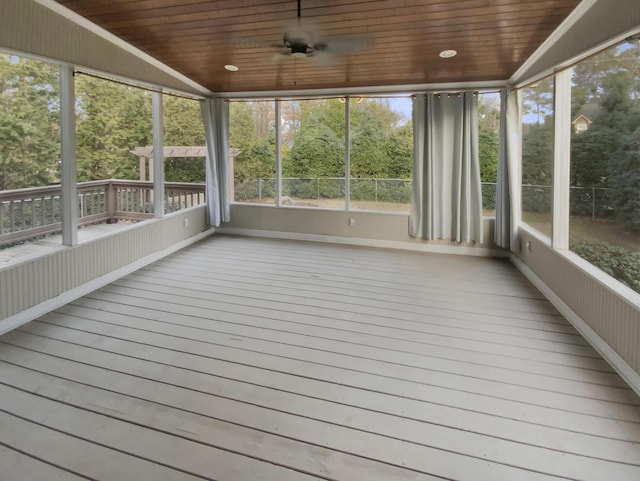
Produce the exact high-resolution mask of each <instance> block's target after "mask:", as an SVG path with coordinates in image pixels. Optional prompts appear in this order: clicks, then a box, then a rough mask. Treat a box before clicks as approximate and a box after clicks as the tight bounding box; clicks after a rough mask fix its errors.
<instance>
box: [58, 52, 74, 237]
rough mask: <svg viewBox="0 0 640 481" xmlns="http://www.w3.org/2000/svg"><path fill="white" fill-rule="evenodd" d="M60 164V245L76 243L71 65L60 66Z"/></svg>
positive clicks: (72, 81)
mask: <svg viewBox="0 0 640 481" xmlns="http://www.w3.org/2000/svg"><path fill="white" fill-rule="evenodd" d="M60 164H61V173H60V177H61V179H60V180H61V182H60V183H61V184H62V193H61V195H60V197H61V198H60V212H61V216H62V244H63V245H65V246H74V245H76V244H77V243H78V193H77V180H78V177H77V176H78V174H77V160H76V111H75V79H74V76H73V67H72V66H70V65H63V66H61V67H60Z"/></svg>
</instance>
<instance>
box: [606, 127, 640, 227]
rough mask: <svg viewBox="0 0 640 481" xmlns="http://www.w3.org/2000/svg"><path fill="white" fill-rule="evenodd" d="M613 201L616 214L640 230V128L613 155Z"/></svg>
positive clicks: (629, 225) (630, 225)
mask: <svg viewBox="0 0 640 481" xmlns="http://www.w3.org/2000/svg"><path fill="white" fill-rule="evenodd" d="M611 166H612V176H611V184H612V185H613V186H615V187H614V188H613V189H612V190H613V201H614V206H615V211H616V215H617V216H618V218H619V219H620V220H622V221H623V222H624V224H625V225H626V226H627V227H628V228H629V229H630V230H632V231H634V232H640V128H638V129H637V130H636V131H635V133H634V135H633V136H630V138H628V139H627V140H626V141H625V142H624V143H623V144H622V146H621V147H620V149H619V150H618V151H617V152H615V153H614V154H613V155H612V156H611Z"/></svg>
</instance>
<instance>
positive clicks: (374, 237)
mask: <svg viewBox="0 0 640 481" xmlns="http://www.w3.org/2000/svg"><path fill="white" fill-rule="evenodd" d="M350 218H353V219H354V221H355V225H353V226H351V225H349V219H350ZM408 222H409V216H408V214H405V213H385V212H358V211H352V212H345V211H343V210H328V209H310V208H302V207H275V206H266V205H256V204H231V222H229V223H226V224H223V226H222V227H221V228H219V229H218V231H219V232H221V233H225V232H226V233H234V234H247V235H258V236H269V237H284V238H290V239H307V240H326V241H329V242H339V243H345V244H357V245H370V246H376V247H389V248H400V249H410V250H422V251H431V252H447V253H458V254H468V255H506V254H505V252H504V251H502V250H500V249H497V248H494V242H493V219H492V218H485V219H484V243H483V244H482V245H475V244H459V243H456V242H451V241H444V240H441V241H430V242H426V241H424V240H420V239H415V238H413V237H410V236H409V224H408Z"/></svg>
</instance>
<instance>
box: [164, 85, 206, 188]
mask: <svg viewBox="0 0 640 481" xmlns="http://www.w3.org/2000/svg"><path fill="white" fill-rule="evenodd" d="M162 112H163V126H164V144H165V145H169V146H183V147H188V146H194V147H195V146H203V145H205V140H204V126H203V124H202V118H201V116H200V102H198V101H197V100H191V99H186V98H181V97H175V96H173V95H164V96H163V106H162ZM164 174H165V180H166V181H167V182H196V183H200V182H204V181H205V160H204V158H203V157H195V158H189V157H186V158H185V157H183V158H179V157H178V158H166V159H165V161H164Z"/></svg>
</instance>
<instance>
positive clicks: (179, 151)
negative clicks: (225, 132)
mask: <svg viewBox="0 0 640 481" xmlns="http://www.w3.org/2000/svg"><path fill="white" fill-rule="evenodd" d="M129 152H131V153H132V154H133V155H135V156H137V157H138V158H139V159H140V180H153V162H152V159H153V147H152V146H146V147H136V148H135V149H133V150H130V151H129ZM240 152H241V150H240V149H237V148H231V149H229V172H230V175H229V193H230V195H231V198H232V199H233V161H234V159H235V158H236V157H237V156H238V155H239V154H240ZM162 155H163V156H164V158H165V159H168V158H180V157H182V158H188V157H206V156H207V148H206V147H204V146H188V147H175V146H174V147H170V146H165V147H164V151H163V154H162ZM147 164H148V168H147ZM147 172H149V175H148V176H147Z"/></svg>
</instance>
